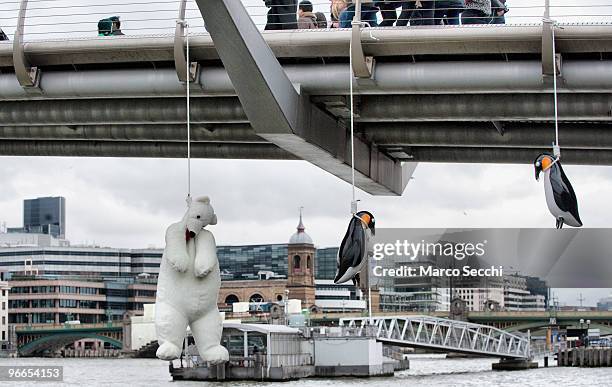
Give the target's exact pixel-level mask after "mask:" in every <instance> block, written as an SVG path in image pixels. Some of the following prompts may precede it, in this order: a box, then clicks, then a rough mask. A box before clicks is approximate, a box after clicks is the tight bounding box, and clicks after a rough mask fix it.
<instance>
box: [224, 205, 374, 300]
mask: <svg viewBox="0 0 612 387" xmlns="http://www.w3.org/2000/svg"><path fill="white" fill-rule="evenodd" d="M267 246H268V247H266V245H260V246H233V247H229V248H224V247H220V248H219V249H220V250H221V251H225V252H226V253H227V252H228V251H232V252H233V253H234V254H228V255H226V256H224V257H223V258H222V256H221V255H219V254H218V256H219V262H220V266H221V268H222V271H223V273H224V279H227V277H229V275H228V273H233V277H234V278H232V280H224V281H223V282H222V283H221V290H220V292H219V304H221V306H222V308H228V307H229V306H230V305H231V304H233V303H236V302H260V303H261V302H263V303H269V302H282V301H284V300H286V298H287V297H289V298H290V299H299V300H301V301H302V306H303V307H305V308H310V309H311V310H319V311H329V312H341V311H343V310H344V311H363V310H365V309H366V302H365V301H364V300H363V297H362V294H361V291H360V290H358V289H357V288H356V287H355V286H354V285H353V284H345V285H336V284H334V283H333V281H332V280H329V279H326V278H323V279H318V278H317V277H316V274H315V273H319V271H318V270H316V269H315V267H321V266H322V267H323V270H322V271H321V272H322V273H325V271H330V269H329V266H330V265H329V262H331V261H332V258H333V265H334V270H333V274H332V275H331V278H333V276H334V275H335V270H336V269H335V266H336V255H335V254H337V251H338V249H337V248H325V249H319V250H317V249H315V247H314V243H313V241H312V239H311V238H310V236H309V235H308V234H307V233H306V228H305V227H304V224H303V222H302V217H301V216H300V221H299V223H298V227H297V231H296V232H295V233H294V234H293V235H292V236H291V238H290V239H289V243H288V244H286V245H267ZM264 252H268V253H270V252H273V253H274V254H277V258H276V259H270V257H269V255H268V256H266V254H264ZM281 252H285V256H284V258H283V260H284V263H283V264H281V263H280V262H279V260H280V254H281ZM334 252H335V253H334ZM319 259H321V260H322V262H321V261H319ZM224 260H225V261H226V262H223V261H224ZM227 261H229V262H230V263H229V264H228V262H227ZM253 261H255V262H257V264H256V266H255V268H253V267H252V266H249V265H251V264H249V263H248V262H253ZM236 262H238V263H236ZM321 264H322V265H321ZM318 265H321V266H318ZM271 266H273V267H275V268H277V270H283V272H282V277H284V278H282V277H281V278H279V277H280V276H270V272H268V271H265V270H263V271H259V272H258V277H259V278H260V279H247V280H241V281H236V280H233V279H235V278H236V275H235V273H236V272H240V277H242V278H252V277H255V276H254V275H253V270H254V269H262V268H269V267H271ZM324 275H325V276H326V277H330V273H326V274H324ZM255 278H257V277H255ZM377 296H378V293H376V295H375V297H377ZM374 302H376V304H377V305H378V300H377V299H376V300H374V301H373V305H374Z"/></svg>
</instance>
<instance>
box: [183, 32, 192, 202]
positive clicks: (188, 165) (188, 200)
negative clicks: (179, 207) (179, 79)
mask: <svg viewBox="0 0 612 387" xmlns="http://www.w3.org/2000/svg"><path fill="white" fill-rule="evenodd" d="M184 26H185V41H186V45H187V53H186V59H187V80H186V82H185V85H186V88H187V206H189V205H190V204H191V92H190V83H191V58H190V57H189V24H187V22H186V21H184Z"/></svg>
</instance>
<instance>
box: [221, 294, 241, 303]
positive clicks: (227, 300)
mask: <svg viewBox="0 0 612 387" xmlns="http://www.w3.org/2000/svg"><path fill="white" fill-rule="evenodd" d="M239 301H240V300H238V296H236V295H235V294H230V295H228V296H227V297H225V303H226V304H233V303H234V302H239Z"/></svg>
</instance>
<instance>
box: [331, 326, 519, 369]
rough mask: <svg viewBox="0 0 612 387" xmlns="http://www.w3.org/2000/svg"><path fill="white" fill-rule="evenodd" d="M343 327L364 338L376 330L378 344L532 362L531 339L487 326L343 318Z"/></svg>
mask: <svg viewBox="0 0 612 387" xmlns="http://www.w3.org/2000/svg"><path fill="white" fill-rule="evenodd" d="M340 325H341V326H346V327H348V328H357V330H356V334H357V335H359V336H360V335H364V334H365V333H366V331H367V327H368V326H375V327H376V328H375V332H376V335H375V336H376V340H377V341H379V342H382V343H386V344H392V345H397V346H404V347H413V348H425V349H433V350H437V351H443V352H458V353H465V354H472V355H484V356H490V357H499V358H504V359H530V358H531V343H530V339H529V337H528V336H521V335H517V334H511V333H508V332H505V331H502V330H501V329H497V328H494V327H490V326H487V325H481V324H474V323H470V322H465V321H458V320H449V319H444V318H439V317H431V316H394V317H372V319H371V324H370V318H368V317H358V318H343V319H340Z"/></svg>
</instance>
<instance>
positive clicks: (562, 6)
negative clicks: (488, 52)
mask: <svg viewBox="0 0 612 387" xmlns="http://www.w3.org/2000/svg"><path fill="white" fill-rule="evenodd" d="M235 1H241V0H235ZM292 1H295V2H296V3H297V2H298V0H271V1H269V2H268V3H271V4H282V3H285V4H287V3H289V4H291V3H292ZM334 1H340V2H341V0H334ZM362 1H363V2H364V3H367V1H366V0H362ZM456 1H457V0H451V1H448V0H435V1H424V0H421V1H416V0H410V1H400V0H386V1H374V2H372V3H369V5H375V6H378V7H379V8H381V9H382V11H387V12H389V13H387V14H385V16H386V22H385V23H382V22H383V21H384V19H383V16H382V12H381V11H377V12H376V19H377V22H378V23H382V24H383V25H388V24H389V23H394V25H393V26H387V27H384V28H423V27H424V26H423V25H427V26H428V27H431V25H439V26H440V28H444V27H442V24H443V23H448V22H449V20H450V19H453V17H452V15H453V11H461V9H459V8H458V7H457V6H456V5H454V4H456ZM458 1H459V2H461V0H458ZM468 1H469V0H466V2H468ZM476 1H477V0H476ZM547 1H548V0H507V1H506V2H505V7H506V8H507V12H506V13H505V14H504V15H503V19H504V20H503V22H504V23H505V25H507V26H526V25H539V24H542V21H543V18H544V15H545V8H546V7H545V4H546V2H547ZM183 2H184V1H183V0H171V1H161V0H150V1H144V0H127V1H125V2H120V1H118V0H111V1H110V2H108V3H104V4H100V2H99V1H93V0H80V1H78V2H76V1H69V0H29V1H25V0H21V1H20V0H0V7H1V9H2V13H0V28H2V30H3V31H4V33H5V34H6V35H7V36H8V38H9V39H10V40H13V38H14V34H15V31H16V30H17V29H18V26H19V23H18V20H19V13H20V9H21V10H22V14H23V15H25V17H24V35H23V40H24V42H28V41H44V40H47V39H53V40H56V39H74V38H98V37H99V38H100V39H108V38H109V37H107V36H98V35H99V33H98V32H99V31H98V22H99V21H100V20H102V19H106V18H109V17H112V16H117V17H119V20H120V23H121V24H120V30H121V32H122V33H123V34H125V35H126V36H144V35H173V34H174V32H175V28H176V22H177V19H183V18H182V17H181V15H180V14H179V10H180V8H181V5H182V3H183ZM242 2H243V3H244V5H245V7H246V9H247V11H248V12H249V14H250V15H251V17H252V20H253V22H254V23H255V24H256V25H257V27H258V28H259V29H260V30H264V29H266V28H267V29H271V28H272V29H274V28H276V29H293V28H294V27H295V26H296V24H295V23H296V22H297V18H298V17H297V15H296V14H295V13H294V12H292V11H291V10H293V9H297V6H295V5H294V6H293V7H291V6H289V7H284V8H277V7H276V6H273V7H271V8H269V7H267V6H266V3H265V2H264V1H263V0H242ZM311 3H312V5H313V12H321V13H322V14H323V15H324V16H325V19H326V27H324V29H330V28H332V23H331V19H332V17H331V12H330V5H331V4H332V1H331V0H312V1H311ZM419 5H420V7H419ZM395 7H397V8H395ZM448 10H450V11H448ZM289 11H291V12H289ZM393 12H394V13H395V16H396V18H399V19H400V21H399V22H394V21H393V20H391V19H390V18H389V15H391V16H392V15H393ZM549 13H550V18H551V19H553V20H555V21H556V22H558V23H559V24H611V25H612V3H610V2H609V1H608V0H588V1H581V2H580V4H576V2H575V1H572V0H550V6H549ZM446 14H449V15H450V19H449V18H448V17H445V15H446ZM493 15H494V16H495V15H497V12H494V14H493ZM447 16H448V15H447ZM479 18H480V17H479ZM485 19H486V20H488V24H496V23H501V22H502V20H501V17H499V16H498V17H487V18H485ZM184 20H185V21H186V22H187V23H188V25H189V31H190V33H191V34H205V33H206V28H205V25H204V22H203V20H202V16H201V14H200V11H199V9H198V7H197V4H196V3H195V1H194V0H189V1H186V4H185V16H184ZM468 20H469V18H468V19H465V17H464V20H463V21H468ZM486 20H485V21H486ZM402 21H403V23H402ZM480 21H482V20H480ZM321 24H322V23H321ZM397 24H407V27H404V26H401V27H397ZM498 25H500V26H501V24H498ZM462 27H463V26H461V25H460V26H459V27H458V28H462ZM379 28H383V27H379ZM447 28H457V26H450V25H449V26H447ZM115 31H116V27H115V29H113V31H112V34H114V32H115Z"/></svg>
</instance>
